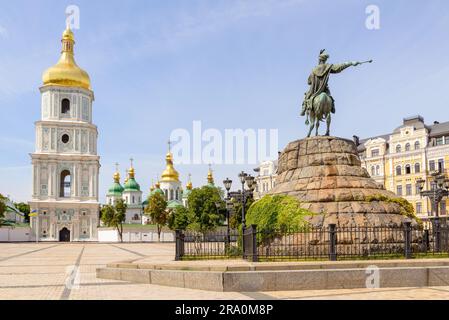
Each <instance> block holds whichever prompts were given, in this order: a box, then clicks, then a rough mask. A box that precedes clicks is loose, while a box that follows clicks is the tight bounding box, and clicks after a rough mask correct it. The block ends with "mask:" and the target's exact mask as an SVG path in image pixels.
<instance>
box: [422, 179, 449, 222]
mask: <svg viewBox="0 0 449 320" xmlns="http://www.w3.org/2000/svg"><path fill="white" fill-rule="evenodd" d="M431 176H432V180H431V181H430V190H426V191H423V189H424V184H425V181H424V180H423V179H421V178H420V179H418V180H416V184H417V186H418V188H419V190H420V195H421V197H423V196H424V197H428V198H429V199H430V201H431V203H432V205H433V214H434V216H435V219H436V220H438V218H439V205H440V202H441V200H443V198H444V197H447V196H449V179H448V178H447V177H446V176H445V175H444V174H442V173H441V172H439V171H436V172H433V173H432V174H431Z"/></svg>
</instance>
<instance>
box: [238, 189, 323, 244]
mask: <svg viewBox="0 0 449 320" xmlns="http://www.w3.org/2000/svg"><path fill="white" fill-rule="evenodd" d="M300 204H301V203H300V202H299V200H297V199H296V198H294V197H292V196H288V195H274V196H271V195H266V196H264V197H263V198H262V199H260V200H258V201H256V202H254V203H253V204H252V205H251V207H250V208H249V210H248V215H247V216H246V225H247V226H250V225H252V224H255V225H257V229H258V231H260V233H259V237H258V240H259V241H263V242H266V241H268V240H270V239H272V238H273V237H276V236H277V235H276V234H275V233H274V232H273V231H277V232H280V233H283V232H287V231H299V230H300V229H303V228H305V227H307V226H308V222H307V221H306V220H305V219H304V218H305V217H306V216H311V215H313V214H314V213H313V212H310V211H308V210H305V209H303V208H301V207H300Z"/></svg>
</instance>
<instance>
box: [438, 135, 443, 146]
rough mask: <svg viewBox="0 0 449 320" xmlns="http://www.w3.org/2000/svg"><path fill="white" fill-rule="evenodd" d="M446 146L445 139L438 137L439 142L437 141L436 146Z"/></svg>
mask: <svg viewBox="0 0 449 320" xmlns="http://www.w3.org/2000/svg"><path fill="white" fill-rule="evenodd" d="M443 144H444V139H443V137H438V138H437V141H436V145H437V146H442V145H443Z"/></svg>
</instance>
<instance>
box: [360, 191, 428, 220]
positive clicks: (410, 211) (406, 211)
mask: <svg viewBox="0 0 449 320" xmlns="http://www.w3.org/2000/svg"><path fill="white" fill-rule="evenodd" d="M366 201H368V202H373V201H384V202H388V203H395V204H398V205H399V207H400V208H401V212H400V213H401V214H402V215H404V216H407V217H409V218H411V219H415V220H417V221H418V222H419V221H420V219H419V218H418V217H417V216H416V215H415V209H414V208H413V205H412V204H411V203H410V202H408V201H407V200H406V199H404V198H399V197H398V198H390V197H387V196H385V195H382V194H376V195H373V196H369V197H367V198H366Z"/></svg>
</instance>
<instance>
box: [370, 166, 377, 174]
mask: <svg viewBox="0 0 449 320" xmlns="http://www.w3.org/2000/svg"><path fill="white" fill-rule="evenodd" d="M375 175H376V167H374V166H372V167H371V176H375Z"/></svg>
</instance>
